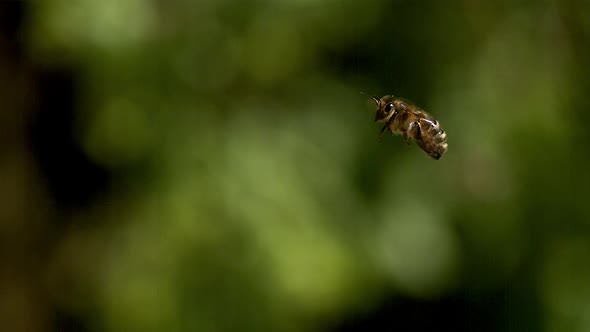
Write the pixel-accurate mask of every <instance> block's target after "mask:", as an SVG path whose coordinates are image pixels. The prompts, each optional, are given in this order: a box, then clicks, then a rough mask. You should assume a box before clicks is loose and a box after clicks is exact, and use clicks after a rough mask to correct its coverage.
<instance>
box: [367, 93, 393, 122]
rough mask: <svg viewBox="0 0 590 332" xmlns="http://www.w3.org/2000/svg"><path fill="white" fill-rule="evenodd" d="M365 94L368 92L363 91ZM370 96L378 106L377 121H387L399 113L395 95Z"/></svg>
mask: <svg viewBox="0 0 590 332" xmlns="http://www.w3.org/2000/svg"><path fill="white" fill-rule="evenodd" d="M363 94H366V93H364V92H363ZM368 96H369V97H371V98H372V99H373V101H374V102H375V106H376V107H377V110H376V112H375V122H387V121H389V120H390V119H391V117H392V116H395V115H396V114H397V111H396V107H395V106H396V105H395V103H394V100H395V97H394V96H384V97H383V98H381V99H379V98H377V97H374V96H371V95H368Z"/></svg>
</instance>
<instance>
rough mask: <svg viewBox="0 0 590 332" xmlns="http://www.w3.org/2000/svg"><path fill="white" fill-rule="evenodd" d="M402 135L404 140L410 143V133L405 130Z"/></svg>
mask: <svg viewBox="0 0 590 332" xmlns="http://www.w3.org/2000/svg"><path fill="white" fill-rule="evenodd" d="M402 137H403V138H404V142H406V144H407V145H410V143H411V142H410V140H409V138H408V133H407V132H405V131H404V132H403V133H402Z"/></svg>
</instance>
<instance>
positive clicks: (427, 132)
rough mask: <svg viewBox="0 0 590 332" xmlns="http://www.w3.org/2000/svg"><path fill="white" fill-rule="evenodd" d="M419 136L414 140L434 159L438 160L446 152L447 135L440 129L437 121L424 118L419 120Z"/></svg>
mask: <svg viewBox="0 0 590 332" xmlns="http://www.w3.org/2000/svg"><path fill="white" fill-rule="evenodd" d="M418 123H419V128H420V134H419V135H416V137H415V140H416V143H417V144H418V146H419V147H420V148H421V149H422V150H424V152H426V153H427V154H428V155H429V156H431V157H432V158H434V159H437V160H438V159H439V158H440V157H441V156H442V155H443V154H444V153H445V152H447V149H448V145H447V134H446V133H445V131H444V130H443V129H442V128H441V127H440V125H439V123H438V121H436V120H434V119H432V118H430V117H424V118H421V119H420V120H419V122H418Z"/></svg>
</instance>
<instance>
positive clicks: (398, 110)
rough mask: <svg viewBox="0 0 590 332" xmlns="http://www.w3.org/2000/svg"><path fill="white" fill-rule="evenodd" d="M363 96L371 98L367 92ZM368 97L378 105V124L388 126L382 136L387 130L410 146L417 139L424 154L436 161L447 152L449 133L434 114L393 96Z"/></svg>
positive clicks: (376, 120) (376, 117)
mask: <svg viewBox="0 0 590 332" xmlns="http://www.w3.org/2000/svg"><path fill="white" fill-rule="evenodd" d="M363 94H365V95H367V94H366V93H364V92H363ZM368 96H369V97H371V98H372V99H373V101H374V102H375V104H376V106H377V111H376V113H375V122H380V123H384V125H383V128H381V132H379V137H381V135H382V134H383V132H385V131H386V130H389V131H390V132H391V133H392V134H398V135H399V134H401V135H402V136H403V138H404V141H405V142H406V143H407V144H408V145H409V144H410V140H409V139H413V140H414V141H416V144H418V146H419V147H420V148H421V149H422V150H424V152H426V153H427V154H428V155H429V156H431V157H432V158H434V159H436V160H438V159H439V158H440V157H441V156H442V155H443V154H444V153H445V152H446V151H447V148H448V144H447V134H446V133H445V131H444V130H443V129H442V128H441V126H440V125H439V123H438V121H436V120H435V119H433V118H432V116H430V114H428V113H426V112H425V111H424V110H422V109H420V108H418V107H417V106H416V105H414V103H412V102H411V101H409V100H407V99H404V98H399V97H395V96H392V95H389V96H384V97H383V98H381V99H379V98H377V97H374V96H371V95H368Z"/></svg>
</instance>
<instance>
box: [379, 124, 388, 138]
mask: <svg viewBox="0 0 590 332" xmlns="http://www.w3.org/2000/svg"><path fill="white" fill-rule="evenodd" d="M386 129H387V124H385V125H384V126H383V128H381V131H380V132H379V136H377V139H379V140H381V138H382V136H383V133H384V132H385V130H386Z"/></svg>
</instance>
